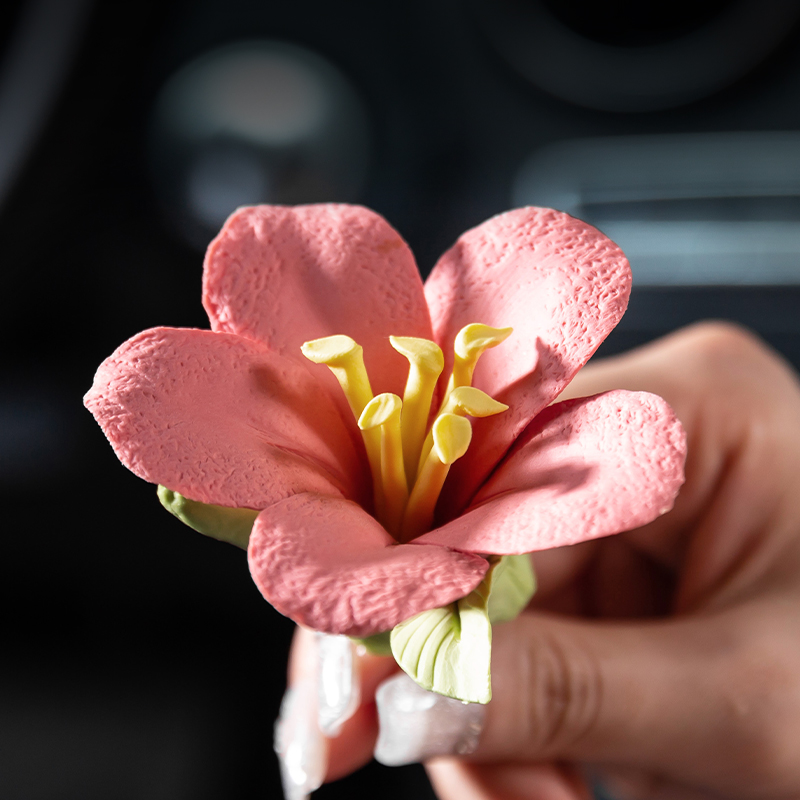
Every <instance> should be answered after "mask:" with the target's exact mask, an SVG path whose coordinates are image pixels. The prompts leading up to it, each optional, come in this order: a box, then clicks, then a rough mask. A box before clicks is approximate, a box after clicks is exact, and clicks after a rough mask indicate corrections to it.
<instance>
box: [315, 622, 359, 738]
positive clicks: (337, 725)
mask: <svg viewBox="0 0 800 800" xmlns="http://www.w3.org/2000/svg"><path fill="white" fill-rule="evenodd" d="M316 641H317V653H318V658H319V665H318V679H317V692H318V696H317V705H318V713H319V727H320V730H321V731H322V732H323V733H324V734H325V736H329V737H333V736H338V735H339V732H340V731H341V729H342V724H343V723H344V722H345V721H346V720H348V719H350V717H351V716H353V713H354V712H355V710H356V708H358V703H359V700H360V687H359V682H358V676H357V675H356V670H355V666H356V665H355V659H354V658H353V644H352V642H351V641H350V639H349V638H348V637H347V636H334V635H331V634H327V633H318V634H317V635H316Z"/></svg>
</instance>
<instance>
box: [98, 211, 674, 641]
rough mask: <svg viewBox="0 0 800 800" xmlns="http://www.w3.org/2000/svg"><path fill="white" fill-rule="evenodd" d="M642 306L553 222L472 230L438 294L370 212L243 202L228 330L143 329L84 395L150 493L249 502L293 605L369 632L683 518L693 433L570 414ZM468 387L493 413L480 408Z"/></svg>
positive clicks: (623, 407) (268, 593)
mask: <svg viewBox="0 0 800 800" xmlns="http://www.w3.org/2000/svg"><path fill="white" fill-rule="evenodd" d="M629 291H630V270H629V267H628V263H627V260H626V259H625V256H624V255H623V253H622V251H621V250H620V249H619V248H618V247H617V246H616V245H615V244H614V243H613V242H611V241H610V240H608V239H607V238H606V237H605V236H604V235H603V234H602V233H600V232H599V231H597V230H595V229H594V228H592V227H591V226H589V225H587V224H585V223H583V222H581V221H579V220H576V219H574V218H572V217H570V216H568V215H566V214H563V213H560V212H557V211H553V210H550V209H541V208H523V209H519V210H515V211H510V212H508V213H505V214H501V215H499V216H496V217H494V218H492V219H490V220H488V221H487V222H485V223H483V224H482V225H480V226H478V227H477V228H474V229H473V230H471V231H469V232H467V233H466V234H464V235H463V236H462V237H461V238H460V239H459V240H458V241H457V242H456V243H455V245H454V246H453V247H452V248H451V249H450V250H449V251H448V252H447V253H445V255H444V256H443V257H442V258H441V259H440V260H439V262H438V263H437V264H436V266H435V267H434V269H433V271H432V273H431V275H430V277H429V278H428V280H427V282H426V283H425V285H424V286H423V284H422V281H421V279H420V275H419V272H418V270H417V266H416V264H415V262H414V258H413V256H412V254H411V252H410V250H409V248H408V246H407V245H406V244H405V242H404V241H403V239H402V238H401V237H400V236H399V234H398V233H397V232H396V231H395V230H393V229H392V228H391V227H390V226H389V224H388V223H387V222H386V221H385V220H384V219H382V218H381V217H380V216H378V215H377V214H375V213H373V212H371V211H369V210H367V209H365V208H361V207H357V206H348V205H312V206H300V207H293V208H291V207H275V206H259V207H252V208H243V209H240V210H239V211H237V212H236V213H235V214H234V215H233V216H232V217H231V218H230V219H229V220H228V221H227V223H226V224H225V226H224V228H223V229H222V231H221V233H220V234H219V235H218V236H217V238H216V239H215V240H214V241H213V242H212V243H211V245H210V247H209V249H208V253H207V256H206V260H205V266H204V276H203V304H204V307H205V309H206V311H207V312H208V316H209V319H210V322H211V330H210V331H207V330H193V329H192V330H187V329H174V328H155V329H152V330H148V331H145V332H143V333H140V334H138V335H137V336H134V337H133V338H132V339H130V340H129V341H128V342H126V343H125V344H123V345H122V346H121V347H120V348H119V349H118V350H117V351H116V352H115V353H114V354H113V355H112V356H111V357H110V358H108V359H107V360H106V361H105V362H104V363H103V364H102V365H101V366H100V368H99V370H98V372H97V375H96V377H95V382H94V385H93V387H92V389H91V390H90V391H89V393H88V394H87V395H86V399H85V402H86V405H87V407H88V408H89V409H90V410H91V411H92V413H93V414H94V415H95V417H96V419H97V421H98V422H99V423H100V425H101V426H102V428H103V430H104V432H105V433H106V435H107V437H108V439H109V440H110V442H111V444H112V446H113V448H114V450H115V452H116V454H117V455H118V457H119V458H120V459H121V460H122V462H123V463H124V464H125V465H126V466H127V467H128V468H130V469H131V470H132V471H133V472H134V473H136V474H137V475H138V476H139V477H141V478H144V479H145V480H147V481H150V482H152V483H156V484H160V485H162V486H164V487H167V490H168V492H170V493H176V494H175V496H177V497H181V498H186V499H187V502H195V503H197V504H198V505H199V504H205V505H208V504H211V505H212V506H222V507H225V508H228V509H247V511H242V512H241V513H242V514H243V515H244V517H243V520H244V521H243V523H242V524H243V525H244V528H245V533H244V536H243V538H242V543H245V542H247V545H248V558H249V563H250V571H251V574H252V577H253V580H254V581H255V583H256V585H257V586H258V588H259V590H260V591H261V593H262V594H263V595H264V597H265V598H266V599H267V600H268V601H269V602H270V603H271V604H272V605H273V606H274V607H275V608H276V609H278V611H280V612H281V613H283V614H285V615H287V616H289V617H291V618H292V619H293V620H295V621H296V622H298V623H300V624H302V625H304V626H307V627H309V628H312V629H315V630H319V631H324V632H328V633H340V634H348V635H350V636H354V637H368V636H370V635H372V634H376V633H379V632H384V631H389V630H392V629H393V628H395V626H398V625H400V624H401V623H404V622H405V621H407V620H409V618H412V617H414V616H415V615H419V614H420V613H421V612H428V611H429V610H431V609H442V608H447V607H448V605H449V604H453V603H455V602H457V601H460V600H463V599H464V598H466V597H468V596H470V593H473V594H474V590H477V589H479V587H480V586H481V585H482V582H485V580H486V577H487V574H488V573H489V572H490V570H491V569H492V566H493V564H494V563H495V561H496V558H495V557H499V556H505V555H511V554H525V553H531V552H534V551H537V550H542V549H545V548H553V547H559V546H562V545H569V544H574V543H577V542H580V541H584V540H587V539H592V538H596V537H599V536H606V535H609V534H614V533H617V532H620V531H623V530H628V529H631V528H635V527H638V526H640V525H643V524H645V523H647V522H649V521H651V520H652V519H654V518H655V517H657V516H658V515H660V514H662V513H664V512H665V511H667V510H668V509H669V508H670V507H671V505H672V502H673V500H674V497H675V495H676V493H677V491H678V488H679V486H680V484H681V483H682V481H683V462H684V456H685V437H684V433H683V430H682V428H681V426H680V424H679V423H678V422H677V420H676V419H675V417H674V415H673V413H672V411H671V410H670V408H669V407H668V406H667V404H666V403H665V402H664V401H663V400H661V399H660V398H658V397H655V396H653V395H650V394H646V393H640V392H627V391H613V392H608V393H605V394H601V395H597V396H595V397H589V398H584V399H581V400H568V401H565V402H560V403H559V402H556V403H554V401H555V400H556V398H557V397H558V395H559V394H560V393H561V392H562V391H563V389H564V388H565V387H566V386H567V384H568V383H569V381H570V380H571V379H572V377H573V376H574V375H575V373H576V372H577V371H578V370H579V369H580V367H581V366H583V364H584V363H585V362H586V361H587V360H588V359H589V358H590V356H591V355H592V354H593V353H594V352H595V350H596V349H597V347H598V346H599V345H600V343H601V342H602V341H603V339H604V338H605V337H606V335H607V334H608V333H609V332H610V331H611V330H612V329H613V327H614V326H615V325H616V324H617V322H618V321H619V319H620V317H621V316H622V314H623V313H624V311H625V307H626V305H627V301H628V295H629ZM509 328H512V329H513V334H512V335H510V336H509V335H508V334H509V333H510V331H509V330H508V329H509ZM459 337H460V338H459ZM454 345H455V351H454ZM484 351H485V352H484ZM478 356H480V357H478ZM362 359H363V360H362ZM437 360H438V361H437ZM462 386H463V387H468V388H470V389H472V390H474V392H476V394H473V395H472V400H473V401H474V402H473V403H472V405H476V404H477V405H478V406H481V404H482V403H483V405H482V406H481V408H483V411H481V410H480V409H476V408H466V410H465V408H461V411H460V412H459V410H458V408H456V406H458V403H456V402H455V401H453V399H452V398H453V395H454V393H455V392H456V390H457V389H459V388H460V387H462ZM373 388H374V390H375V392H378V393H379V394H378V395H375V394H373ZM343 390H344V391H343ZM463 394H464V393H463V392H462V393H461V395H463ZM448 403H449V406H448ZM443 405H444V406H446V407H444V408H441V406H443ZM469 405H470V403H468V402H466V401H464V402H463V403H462V406H465V407H466V406H469ZM505 407H507V410H504V411H503V413H497V412H498V411H499V410H501V409H503V408H505ZM437 410H440V411H441V412H442V413H439V415H438V416H437V413H436V412H437ZM451 412H452V413H451ZM465 414H466V415H471V416H475V417H476V418H475V419H474V421H473V422H472V423H470V422H468V421H467V420H466V418H465ZM434 418H435V419H436V423H435V424H434V426H433V430H431V427H430V421H431V420H433V419H434ZM357 420H358V425H357ZM409 432H410V433H409ZM406 434H408V435H407V437H406V436H405V435H406ZM434 434H435V435H434ZM404 437H405V438H404ZM432 438H433V439H435V441H433V442H432V441H431V439H432ZM426 459H427V460H426ZM437 470H438V471H437ZM445 478H446V479H445ZM418 487H422V488H418ZM415 492H416V494H415ZM204 507H205V506H204ZM232 524H233V523H232ZM251 525H252V530H250V526H251ZM230 538H234V537H233V536H231V537H230Z"/></svg>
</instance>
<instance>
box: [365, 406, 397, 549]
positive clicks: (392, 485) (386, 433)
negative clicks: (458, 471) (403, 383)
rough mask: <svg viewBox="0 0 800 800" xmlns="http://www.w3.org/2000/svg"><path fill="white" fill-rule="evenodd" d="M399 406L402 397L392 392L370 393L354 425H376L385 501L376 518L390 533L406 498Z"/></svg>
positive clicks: (371, 426)
mask: <svg viewBox="0 0 800 800" xmlns="http://www.w3.org/2000/svg"><path fill="white" fill-rule="evenodd" d="M402 408H403V401H402V400H401V399H400V398H399V397H398V396H397V395H396V394H390V393H388V392H387V393H385V394H379V395H377V396H376V397H373V398H372V400H370V401H369V403H367V405H366V406H365V408H364V410H363V411H362V412H361V416H360V417H359V418H358V427H359V428H361V430H362V431H368V430H373V429H380V437H381V484H382V489H383V497H384V502H385V508H384V517H383V519H381V520H380V521H381V522H382V523H383V526H384V527H385V528H386V530H388V531H389V533H391V534H392V535H393V536H397V535H398V534H399V533H400V525H401V524H402V521H403V512H404V511H405V508H406V502H407V501H408V484H407V483H406V472H405V467H404V466H403V443H402V436H401V433H400V419H401V412H402Z"/></svg>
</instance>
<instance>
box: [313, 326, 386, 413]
mask: <svg viewBox="0 0 800 800" xmlns="http://www.w3.org/2000/svg"><path fill="white" fill-rule="evenodd" d="M300 349H301V350H302V352H303V355H304V356H305V357H306V358H307V359H308V360H309V361H313V362H314V363H315V364H325V365H326V366H327V367H329V368H330V370H331V372H332V373H333V374H334V375H335V376H336V380H337V381H339V385H340V386H341V387H342V391H343V392H344V396H345V397H346V398H347V402H348V403H349V404H350V408H351V409H352V411H353V415H354V416H355V418H356V419H358V418H359V417H360V416H361V412H362V411H363V410H364V406H366V404H367V403H369V401H370V400H372V387H371V386H370V385H369V376H368V375H367V368H366V367H365V366H364V350H363V348H362V347H361V345H359V344H356V343H355V342H354V341H353V340H352V339H351V338H350V337H349V336H326V337H325V338H324V339H314V340H312V341H310V342H305V344H303V345H302V346H301V347H300Z"/></svg>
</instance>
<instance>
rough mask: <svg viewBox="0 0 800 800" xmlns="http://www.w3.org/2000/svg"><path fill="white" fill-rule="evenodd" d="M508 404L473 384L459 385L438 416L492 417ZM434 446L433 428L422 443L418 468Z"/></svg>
mask: <svg viewBox="0 0 800 800" xmlns="http://www.w3.org/2000/svg"><path fill="white" fill-rule="evenodd" d="M507 410H508V406H507V405H505V404H504V403H498V402H497V400H493V399H492V398H491V397H489V395H488V394H486V392H482V391H481V390H480V389H476V388H474V387H473V386H459V387H457V388H455V389H453V391H452V392H450V394H449V395H448V396H447V399H446V400H445V401H444V405H443V406H442V410H441V411H440V412H439V414H438V416H442V415H443V414H457V415H458V416H460V417H491V416H493V415H494V414H500V413H501V412H503V411H507ZM432 447H433V428H431V430H430V431H429V433H428V435H427V437H425V442H424V443H423V445H422V451H421V452H420V458H419V462H418V468H419V469H422V465H423V464H424V463H425V459H426V458H427V457H428V453H430V451H431V448H432Z"/></svg>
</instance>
